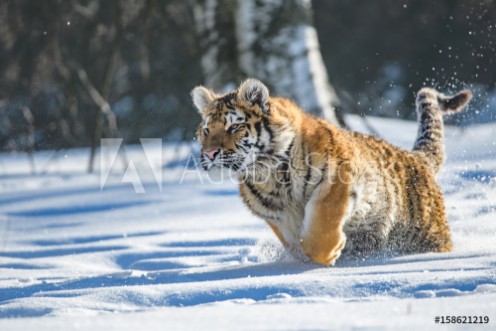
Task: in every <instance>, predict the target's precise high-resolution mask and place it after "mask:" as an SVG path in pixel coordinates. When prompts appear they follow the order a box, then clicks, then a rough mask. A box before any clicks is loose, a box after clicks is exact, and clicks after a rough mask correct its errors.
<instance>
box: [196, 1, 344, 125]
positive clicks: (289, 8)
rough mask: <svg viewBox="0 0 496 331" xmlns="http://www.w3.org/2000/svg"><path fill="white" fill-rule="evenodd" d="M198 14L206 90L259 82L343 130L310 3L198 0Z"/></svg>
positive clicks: (198, 29)
mask: <svg viewBox="0 0 496 331" xmlns="http://www.w3.org/2000/svg"><path fill="white" fill-rule="evenodd" d="M193 10H194V17H195V22H196V32H197V35H198V36H199V43H200V46H201V50H202V68H203V73H204V81H205V85H207V86H208V87H210V88H214V89H219V90H222V89H232V88H233V86H236V85H237V84H238V83H239V82H240V81H241V80H243V79H245V78H247V77H255V78H257V79H260V80H261V81H263V82H264V83H265V84H266V85H267V86H268V87H269V88H270V90H271V93H272V94H274V95H278V96H283V97H288V98H291V99H293V100H295V101H296V102H297V103H298V104H299V105H300V106H302V107H303V108H304V110H305V111H307V112H309V113H312V114H315V115H317V116H320V117H324V118H326V119H327V120H328V121H330V122H332V123H334V124H336V125H338V121H337V119H336V115H335V111H334V107H335V106H337V105H338V98H337V96H336V93H335V91H334V89H333V87H332V86H331V85H330V84H329V81H328V76H327V72H326V68H325V66H324V63H323V61H322V56H321V53H320V47H319V42H318V39H317V33H316V31H315V28H314V27H313V25H312V8H311V2H310V1H307V0H260V1H255V0H205V1H201V0H197V1H194V2H193Z"/></svg>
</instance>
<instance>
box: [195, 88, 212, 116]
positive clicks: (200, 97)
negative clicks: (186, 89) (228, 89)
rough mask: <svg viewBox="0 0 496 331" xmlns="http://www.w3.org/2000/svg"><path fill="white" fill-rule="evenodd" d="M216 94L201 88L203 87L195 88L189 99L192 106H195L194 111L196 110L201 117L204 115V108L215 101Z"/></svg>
mask: <svg viewBox="0 0 496 331" xmlns="http://www.w3.org/2000/svg"><path fill="white" fill-rule="evenodd" d="M215 97H216V94H215V93H214V92H213V91H211V90H209V89H207V88H205V87H203V86H201V85H200V86H197V87H195V88H194V89H193V91H191V98H192V99H193V104H194V105H195V107H196V109H198V112H199V113H200V115H202V116H203V114H204V113H205V108H207V106H208V104H210V103H211V102H212V101H214V100H215Z"/></svg>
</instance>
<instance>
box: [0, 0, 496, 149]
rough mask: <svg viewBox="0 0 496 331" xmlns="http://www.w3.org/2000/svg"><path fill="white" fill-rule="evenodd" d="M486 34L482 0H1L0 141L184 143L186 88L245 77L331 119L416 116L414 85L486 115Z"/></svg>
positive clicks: (220, 86) (489, 32)
mask: <svg viewBox="0 0 496 331" xmlns="http://www.w3.org/2000/svg"><path fill="white" fill-rule="evenodd" d="M301 26H305V27H307V29H304V30H302V29H299V28H298V27H301ZM313 28H315V30H314V29H313ZM313 31H316V32H317V35H316V36H315V34H314V32H313ZM495 32H496V3H495V1H492V0H423V1H418V0H415V1H414V0H404V1H397V0H377V1H367V0H353V1H346V0H329V1H319V0H315V1H309V0H288V1H283V0H253V1H252V0H204V1H201V0H163V1H161V0H115V1H98V0H67V1H61V0H43V1H31V0H11V1H8V0H3V1H1V2H0V150H2V151H32V150H38V149H55V150H57V149H63V148H69V147H77V146H92V147H93V148H96V147H97V146H98V144H99V140H100V138H101V137H123V138H124V139H125V141H126V142H127V143H135V142H137V141H138V140H139V138H147V137H148V138H151V137H155V138H156V137H162V138H164V139H165V140H166V141H180V140H191V139H192V138H193V135H194V131H195V129H196V126H197V125H198V122H199V120H200V118H199V115H198V114H197V112H196V111H195V110H194V108H193V106H192V103H191V101H190V95H189V93H190V91H191V89H192V88H193V87H194V86H196V85H198V84H204V85H206V86H208V87H211V88H214V89H217V90H219V91H223V90H229V89H233V88H235V87H236V86H237V84H239V82H240V81H241V80H243V79H244V78H247V77H250V76H253V77H256V78H259V79H261V80H263V81H264V82H266V83H267V85H268V86H269V88H270V89H271V91H272V92H274V93H275V94H279V95H284V96H288V97H291V98H293V99H295V100H297V101H298V102H300V103H302V104H303V105H304V107H305V109H306V110H308V111H310V112H313V113H315V114H317V115H320V116H324V117H327V118H329V119H330V120H331V121H336V122H337V121H338V120H339V119H340V118H341V116H340V114H341V113H342V112H344V113H355V114H360V115H362V116H367V115H375V116H387V117H395V118H405V119H413V118H414V114H413V108H412V107H413V101H414V93H415V92H416V91H417V90H418V89H419V88H420V87H421V86H423V85H431V86H436V87H438V88H440V89H443V90H445V91H454V90H457V89H460V88H463V87H470V88H473V89H475V90H476V96H477V100H476V103H475V105H474V106H472V109H473V111H472V112H470V113H469V115H465V117H462V118H458V119H456V121H455V123H458V124H463V125H466V124H471V123H477V122H485V121H489V120H495V118H496V116H495V115H494V111H495V110H496V70H495V63H494V62H495V54H496V52H495V51H496V33H495ZM317 36H318V42H317ZM312 38H314V39H315V40H314V39H312ZM319 45H320V48H319ZM319 53H320V54H319ZM302 59H303V60H302ZM305 59H307V60H308V61H306V60H305ZM322 60H323V61H322ZM305 61H306V62H305ZM320 64H322V68H321V69H319V70H317V69H316V68H318V66H319V65H320ZM323 64H325V68H324V66H323ZM312 66H313V67H312ZM308 67H311V68H310V69H309V68H308ZM290 68H292V69H290ZM302 72H306V74H305V75H302V74H301V73H302ZM312 79H313V80H312ZM312 89H313V90H312ZM319 89H320V92H319ZM322 89H323V90H325V91H324V92H322V91H323V90H322ZM319 93H320V94H319ZM305 98H306V99H305ZM334 108H336V109H337V110H338V111H337V115H338V116H337V119H336V117H334V115H335V114H334V113H333V109H334ZM465 114H467V113H465ZM341 124H343V123H342V122H341Z"/></svg>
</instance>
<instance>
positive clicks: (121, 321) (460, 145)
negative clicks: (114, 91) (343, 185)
mask: <svg viewBox="0 0 496 331" xmlns="http://www.w3.org/2000/svg"><path fill="white" fill-rule="evenodd" d="M349 121H350V122H351V125H352V127H354V128H356V129H357V130H363V128H362V123H361V122H360V121H359V120H358V119H357V118H355V117H351V118H349ZM370 122H371V124H372V126H374V127H375V128H376V130H377V131H378V132H380V133H381V134H382V135H383V137H384V138H385V139H387V140H389V141H392V142H394V143H395V144H397V145H399V146H401V147H405V148H410V147H411V146H412V145H413V140H414V138H415V134H416V126H415V125H414V124H413V123H410V122H402V121H398V120H391V119H379V118H372V119H370ZM495 131H496V125H494V124H491V125H478V126H472V127H468V128H464V129H463V130H462V129H457V128H452V127H448V128H447V134H446V136H447V153H448V162H447V164H446V166H445V167H444V169H443V171H442V172H441V174H440V176H439V182H440V184H441V186H442V188H443V191H444V192H445V197H446V207H447V213H448V218H449V221H450V227H451V229H452V232H453V240H454V251H453V252H451V253H446V254H436V253H428V254H415V255H406V256H394V257H388V258H373V259H365V260H357V259H353V258H349V257H348V258H346V257H345V258H343V259H341V260H339V261H338V263H337V265H336V266H335V267H321V266H318V265H313V264H305V263H302V262H300V261H296V260H294V259H293V258H292V257H290V256H289V255H288V254H287V253H285V252H284V251H283V249H282V248H281V246H280V244H279V243H278V242H277V239H276V238H275V236H274V235H273V234H272V232H271V230H270V229H269V227H268V226H266V225H265V224H264V223H263V221H261V220H259V219H257V218H256V217H254V216H252V215H251V214H250V212H249V211H248V210H247V208H246V207H244V206H243V204H242V202H241V200H240V198H239V196H238V190H237V188H236V185H235V183H233V182H231V181H229V180H225V181H223V182H220V183H219V182H212V181H210V180H209V179H208V178H207V177H205V176H204V175H203V174H202V173H201V172H197V171H195V169H194V168H192V167H191V166H192V165H193V160H194V159H193V158H191V157H189V156H190V152H191V150H192V149H193V150H195V149H197V146H193V148H192V149H191V148H189V147H188V146H187V145H165V146H163V149H161V148H157V146H156V145H155V146H154V147H153V146H147V147H146V148H145V149H143V148H141V147H140V146H132V147H128V148H126V151H127V157H128V160H129V161H132V163H133V166H134V167H135V171H134V174H135V175H136V176H138V177H136V178H134V179H129V178H128V179H127V180H126V181H124V182H123V181H122V179H123V176H124V174H125V173H126V172H125V170H126V169H125V168H123V167H122V165H121V164H120V163H119V159H118V158H117V160H116V161H115V162H114V163H113V164H112V169H111V171H110V172H108V174H109V175H108V176H109V177H108V178H107V180H106V181H105V185H104V186H103V188H102V190H101V189H100V183H101V178H100V174H98V173H96V174H86V173H85V171H84V170H85V167H86V165H87V161H88V160H87V158H88V151H87V150H85V149H75V150H67V151H60V152H58V153H56V152H52V151H46V152H39V153H36V154H35V164H36V169H37V172H38V174H37V175H32V174H31V169H30V166H29V160H28V158H27V156H26V155H24V154H2V155H0V330H32V329H36V330H38V331H42V330H50V331H52V330H72V329H78V330H79V329H83V330H122V329H139V330H159V329H160V330H162V329H168V330H170V329H174V330H177V329H209V330H210V329H241V330H243V329H244V330H257V329H268V330H290V329H292V330H302V329H307V330H310V329H311V330H324V329H325V330H331V329H335V330H362V329H363V330H365V329H366V330H379V329H380V330H382V329H390V330H397V329H399V328H400V327H401V328H402V329H406V330H411V329H426V330H428V329H436V330H439V329H444V327H447V325H439V324H435V323H434V318H435V316H441V315H455V316H458V315H460V316H468V315H470V316H472V315H477V316H489V319H490V322H489V325H486V326H485V327H482V326H481V325H477V326H474V325H468V324H466V325H458V327H459V328H462V329H464V328H467V327H477V328H480V329H489V328H490V327H491V326H493V325H494V323H496V245H495V238H496V221H495V216H496V162H495V158H496V143H495V141H496V136H495V134H494V133H495ZM153 148H155V154H153V153H152V152H151V150H153ZM145 151H146V153H145ZM104 159H105V157H104ZM185 162H188V163H189V166H190V167H189V168H186V169H184V168H183V166H182V165H183V164H184V163H185ZM162 163H163V164H165V166H164V167H163V168H162V170H163V171H162V182H161V183H160V184H161V185H159V184H158V183H157V182H156V178H159V177H157V176H156V170H157V169H160V167H161V164H162ZM102 164H105V162H103V163H102ZM150 167H152V168H153V169H152V170H155V171H149V170H150ZM104 170H105V171H103V173H104V174H107V170H108V169H104ZM128 173H129V172H128ZM136 180H139V181H141V183H142V187H143V188H144V190H145V193H143V194H139V193H136V192H135V190H134V187H135V185H133V183H134V181H136ZM451 327H453V326H450V328H451Z"/></svg>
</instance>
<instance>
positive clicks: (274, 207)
mask: <svg viewBox="0 0 496 331" xmlns="http://www.w3.org/2000/svg"><path fill="white" fill-rule="evenodd" d="M244 184H245V185H246V187H248V189H249V190H250V192H251V194H253V196H255V197H256V198H257V200H258V202H259V203H260V204H261V205H262V206H264V207H265V208H267V209H269V210H274V211H280V210H282V207H281V206H278V205H276V204H274V202H273V201H271V200H270V199H268V198H266V197H263V196H262V194H261V193H260V192H259V191H257V190H256V188H255V187H254V186H253V184H252V183H250V182H249V181H245V182H244Z"/></svg>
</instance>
